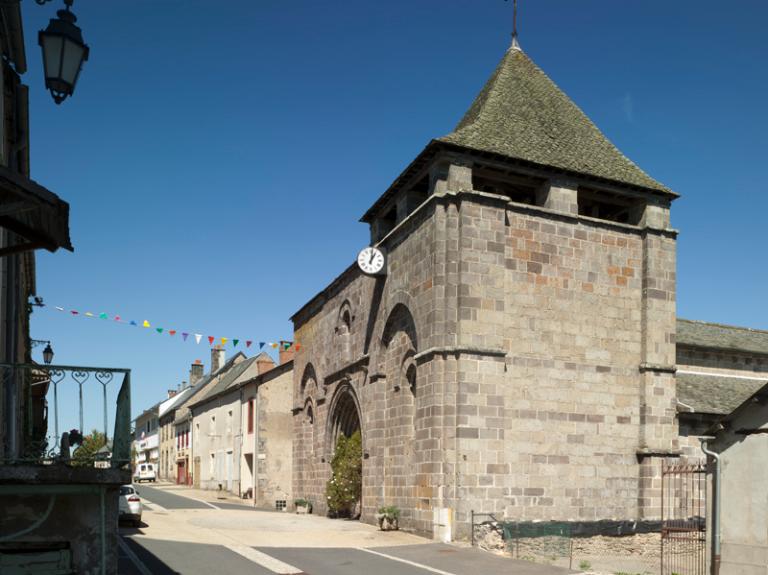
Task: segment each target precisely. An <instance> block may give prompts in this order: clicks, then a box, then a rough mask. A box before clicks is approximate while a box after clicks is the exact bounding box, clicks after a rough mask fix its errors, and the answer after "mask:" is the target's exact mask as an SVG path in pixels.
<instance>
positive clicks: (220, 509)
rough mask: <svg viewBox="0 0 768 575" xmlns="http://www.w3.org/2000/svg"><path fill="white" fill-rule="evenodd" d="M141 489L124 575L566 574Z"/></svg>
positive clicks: (124, 541)
mask: <svg viewBox="0 0 768 575" xmlns="http://www.w3.org/2000/svg"><path fill="white" fill-rule="evenodd" d="M137 488H138V490H139V494H140V495H141V497H142V499H143V500H144V501H145V502H146V503H147V504H148V505H147V507H146V509H145V513H144V517H143V520H144V523H143V524H142V525H141V526H140V527H138V528H135V527H131V528H128V527H125V526H124V527H122V528H121V529H120V538H119V550H118V556H119V569H118V573H119V575H153V574H154V575H175V574H182V575H211V574H212V573H214V574H215V575H230V574H232V575H239V574H241V573H248V574H252V575H273V574H279V575H300V574H301V575H358V574H360V573H364V574H365V575H392V573H397V574H398V575H477V574H478V573H511V574H514V575H567V574H568V573H569V572H568V570H566V569H561V568H557V567H550V566H545V565H540V564H535V563H529V562H527V561H516V560H513V559H509V558H502V557H499V556H496V555H493V554H490V553H486V552H482V551H479V550H477V549H471V548H464V547H458V546H452V545H444V544H440V543H427V542H423V540H419V539H418V538H416V537H413V536H410V535H400V534H397V533H395V532H392V534H390V535H387V534H379V532H378V531H375V530H374V529H371V528H370V527H368V526H363V525H361V524H359V523H357V522H334V521H331V520H326V519H324V518H315V517H311V516H306V517H298V516H296V515H293V514H287V513H274V512H257V511H255V510H254V509H253V508H252V507H250V506H249V505H238V504H237V503H234V502H229V503H224V502H220V501H219V500H215V502H206V501H203V500H198V499H195V498H193V497H189V496H184V495H179V494H177V493H174V492H173V490H170V489H167V488H165V489H164V488H163V487H157V486H155V487H149V486H146V485H140V486H137ZM182 493H183V492H182ZM235 509H237V510H238V511H236V512H234V513H233V512H232V511H231V510H235ZM248 511H250V512H251V513H247V512H248ZM324 522H327V523H324ZM358 526H359V527H358ZM384 537H392V539H389V541H390V542H391V543H390V545H392V544H394V543H395V541H403V540H404V539H405V540H411V541H413V543H407V544H403V543H397V544H396V546H390V545H387V546H377V545H375V542H376V540H377V539H378V540H379V541H380V540H381V539H380V538H384ZM256 540H258V541H259V542H260V543H255V541H256ZM277 541H282V544H281V543H277ZM331 541H333V542H335V546H334V545H333V544H332V543H331ZM293 544H296V545H302V544H304V545H305V546H304V547H298V546H297V547H290V546H289V545H293ZM270 545H274V546H270ZM276 545H282V546H276ZM340 545H347V546H346V547H340Z"/></svg>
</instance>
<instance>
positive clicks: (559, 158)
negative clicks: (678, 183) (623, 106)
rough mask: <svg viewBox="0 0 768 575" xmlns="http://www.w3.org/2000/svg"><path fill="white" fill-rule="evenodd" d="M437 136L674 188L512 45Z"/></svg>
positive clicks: (531, 159)
mask: <svg viewBox="0 0 768 575" xmlns="http://www.w3.org/2000/svg"><path fill="white" fill-rule="evenodd" d="M438 141H440V142H447V143H450V144H456V145H459V146H462V147H465V148H470V149H473V150H478V151H484V152H491V153H495V154H501V155H503V156H507V157H510V158H515V159H519V160H524V161H528V162H533V163H536V164H540V165H543V166H550V167H554V168H560V169H563V170H568V171H572V172H578V173H581V174H586V175H590V176H596V177H598V178H605V179H608V180H613V181H616V182H619V183H623V184H630V185H633V186H639V187H642V188H647V189H651V190H655V191H660V192H664V193H666V194H674V193H673V192H672V191H671V190H669V189H668V188H667V187H666V186H664V185H662V184H660V183H659V182H657V181H656V180H654V179H653V178H651V177H650V176H649V175H648V174H646V173H645V172H643V171H642V170H641V169H640V168H639V167H637V165H635V164H634V163H633V162H632V161H631V160H630V159H629V158H627V157H626V156H624V155H623V154H622V153H621V152H620V151H619V150H618V149H617V148H616V146H614V145H613V144H612V143H611V142H610V141H609V140H608V138H606V137H605V136H604V135H603V133H602V132H600V130H599V129H598V128H597V126H595V125H594V124H593V123H592V121H591V120H590V119H589V118H588V117H587V116H586V115H585V114H584V112H582V111H581V110H580V109H579V107H578V106H576V104H574V103H573V101H571V99H570V98H568V96H566V95H565V94H564V93H563V92H562V90H560V88H558V87H557V85H555V83H554V82H553V81H552V80H550V79H549V77H548V76H547V75H546V74H545V73H544V72H543V71H542V70H541V69H540V68H539V67H538V66H536V64H534V63H533V61H531V59H530V58H528V56H527V55H526V54H525V53H524V52H523V51H522V50H521V49H520V48H519V47H517V46H516V45H513V46H512V47H511V48H510V49H509V50H507V52H506V54H505V55H504V58H502V60H501V62H500V63H499V65H498V66H497V68H496V71H495V72H494V73H493V75H492V76H491V78H490V79H489V80H488V82H486V84H485V86H484V87H483V89H482V91H481V92H480V94H479V95H478V96H477V98H475V101H474V102H473V103H472V106H471V107H470V108H469V111H468V112H467V113H466V114H465V115H464V117H463V118H462V119H461V121H460V122H459V124H458V125H457V126H456V128H455V129H454V131H453V132H451V133H450V134H448V135H447V136H443V137H442V138H438ZM674 195H676V194H674Z"/></svg>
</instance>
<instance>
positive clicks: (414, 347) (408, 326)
mask: <svg viewBox="0 0 768 575" xmlns="http://www.w3.org/2000/svg"><path fill="white" fill-rule="evenodd" d="M418 344H419V342H418V336H417V331H416V322H415V321H414V320H413V315H412V314H411V312H410V310H409V309H408V307H406V306H405V305H404V304H402V303H398V304H396V305H395V306H394V307H393V308H392V311H391V312H390V314H389V316H388V317H387V321H386V323H385V324H384V330H383V332H382V338H381V350H380V353H379V365H378V368H379V372H380V373H384V374H385V375H386V379H387V382H388V387H389V389H390V391H388V393H392V394H393V395H392V396H391V398H392V400H391V402H389V404H390V405H391V408H390V413H389V414H388V417H393V418H397V419H398V420H399V421H401V422H403V424H402V425H401V426H399V427H397V428H393V429H391V431H390V433H391V440H392V441H394V442H395V444H397V445H401V446H402V450H403V451H402V453H403V455H406V456H410V455H412V454H413V451H414V441H415V437H416V428H417V425H418V421H417V417H416V416H417V410H418V404H417V399H418V396H417V383H416V382H417V371H418V368H417V366H416V360H415V356H416V354H417V353H418V349H419V347H418ZM404 464H406V465H407V462H404Z"/></svg>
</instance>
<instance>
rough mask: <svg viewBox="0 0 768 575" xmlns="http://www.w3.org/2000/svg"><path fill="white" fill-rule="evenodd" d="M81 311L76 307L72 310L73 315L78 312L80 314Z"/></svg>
mask: <svg viewBox="0 0 768 575" xmlns="http://www.w3.org/2000/svg"><path fill="white" fill-rule="evenodd" d="M79 313H80V312H79V311H77V310H76V309H73V310H72V315H77V314H79Z"/></svg>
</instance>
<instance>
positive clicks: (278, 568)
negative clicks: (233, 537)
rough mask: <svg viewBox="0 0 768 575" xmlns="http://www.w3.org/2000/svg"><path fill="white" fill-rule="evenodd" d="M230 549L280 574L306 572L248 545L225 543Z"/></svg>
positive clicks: (288, 574)
mask: <svg viewBox="0 0 768 575" xmlns="http://www.w3.org/2000/svg"><path fill="white" fill-rule="evenodd" d="M225 547H226V548H227V549H229V550H230V551H234V552H235V553H237V554H238V555H242V556H243V557H245V558H246V559H248V560H250V561H253V562H254V563H256V564H257V565H261V566H262V567H264V568H265V569H269V570H270V571H272V572H274V573H278V574H279V575H298V574H300V573H304V572H303V571H302V570H301V569H297V568H296V567H294V566H293V565H288V563H283V562H282V561H280V560H279V559H275V558H274V557H272V556H271V555H267V554H266V553H262V552H261V551H257V550H256V549H254V548H253V547H248V546H247V545H225Z"/></svg>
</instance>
